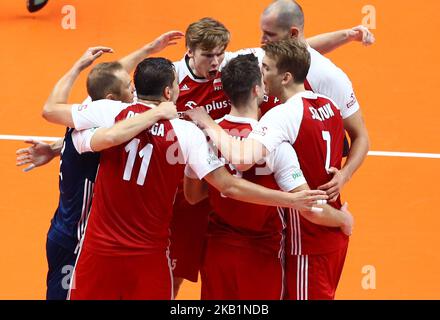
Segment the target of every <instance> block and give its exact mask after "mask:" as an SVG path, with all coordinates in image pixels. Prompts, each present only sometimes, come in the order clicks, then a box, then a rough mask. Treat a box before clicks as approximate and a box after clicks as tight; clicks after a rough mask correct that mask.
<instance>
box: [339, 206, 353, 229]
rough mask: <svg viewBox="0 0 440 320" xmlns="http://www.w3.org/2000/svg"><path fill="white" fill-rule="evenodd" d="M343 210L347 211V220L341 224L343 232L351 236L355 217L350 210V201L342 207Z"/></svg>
mask: <svg viewBox="0 0 440 320" xmlns="http://www.w3.org/2000/svg"><path fill="white" fill-rule="evenodd" d="M341 211H342V212H344V213H346V221H345V222H344V224H343V225H342V226H341V230H342V232H343V233H344V234H345V235H347V236H351V235H352V233H353V227H354V218H353V215H352V214H351V212H350V211H348V203H347V202H346V203H344V205H343V206H342V207H341Z"/></svg>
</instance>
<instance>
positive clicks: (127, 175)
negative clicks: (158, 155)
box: [123, 138, 153, 186]
mask: <svg viewBox="0 0 440 320" xmlns="http://www.w3.org/2000/svg"><path fill="white" fill-rule="evenodd" d="M140 142H141V140H139V139H137V138H135V139H133V140H131V141H130V143H129V144H127V145H126V146H125V151H126V152H128V158H127V164H126V165H125V170H124V178H123V179H124V180H125V181H130V180H131V173H132V172H133V166H134V163H135V161H136V155H137V153H138V152H137V150H138V148H139V144H140ZM152 154H153V145H152V144H150V143H149V144H147V145H146V146H145V147H143V148H142V150H141V151H139V157H140V158H141V159H142V163H141V169H140V170H139V174H138V178H137V181H136V183H137V184H138V185H140V186H143V185H144V183H145V178H146V177H147V171H148V167H149V165H150V160H151V155H152Z"/></svg>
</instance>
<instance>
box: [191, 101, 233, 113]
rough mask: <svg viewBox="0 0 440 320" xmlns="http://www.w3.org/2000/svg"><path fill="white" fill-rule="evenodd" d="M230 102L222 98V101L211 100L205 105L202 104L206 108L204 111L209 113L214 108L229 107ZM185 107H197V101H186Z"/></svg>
mask: <svg viewBox="0 0 440 320" xmlns="http://www.w3.org/2000/svg"><path fill="white" fill-rule="evenodd" d="M230 105H231V102H230V101H229V100H223V101H219V102H217V101H212V103H208V104H207V105H205V106H202V107H204V108H205V109H206V112H208V113H210V112H211V111H214V110H220V109H225V108H228V107H230ZM185 107H187V108H188V109H194V108H196V107H198V105H197V103H196V102H194V101H188V102H187V103H185Z"/></svg>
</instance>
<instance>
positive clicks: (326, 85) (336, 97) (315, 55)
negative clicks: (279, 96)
mask: <svg viewBox="0 0 440 320" xmlns="http://www.w3.org/2000/svg"><path fill="white" fill-rule="evenodd" d="M309 52H310V54H311V57H312V63H311V66H310V70H309V74H308V75H307V81H308V82H309V84H310V86H311V88H312V90H313V91H314V92H315V93H318V94H321V95H324V96H327V97H328V98H330V99H331V100H333V102H334V103H335V105H336V106H337V107H338V108H339V109H340V110H341V115H342V118H343V119H347V118H348V117H350V116H352V115H353V114H355V113H356V112H357V111H359V109H360V106H359V103H358V101H357V98H356V95H355V93H354V90H353V85H352V83H351V81H350V79H349V78H348V76H347V74H346V73H345V72H344V71H343V70H342V69H340V68H339V67H337V66H336V65H335V64H334V63H333V62H332V61H331V60H330V59H328V58H326V57H324V56H323V55H321V54H320V53H319V52H317V51H316V50H314V49H312V48H309Z"/></svg>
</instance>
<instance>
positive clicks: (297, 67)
mask: <svg viewBox="0 0 440 320" xmlns="http://www.w3.org/2000/svg"><path fill="white" fill-rule="evenodd" d="M262 48H263V50H264V51H265V52H266V55H267V56H268V57H269V58H271V59H274V60H275V61H276V66H277V69H278V72H279V73H283V72H290V73H291V74H292V75H293V77H294V78H295V83H304V81H305V80H306V77H307V74H308V73H309V69H310V61H311V58H310V53H309V50H308V48H307V45H306V44H305V43H304V42H302V41H300V40H298V39H293V38H290V39H285V40H279V41H275V42H270V43H267V44H265V45H264V46H263V47H262Z"/></svg>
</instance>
